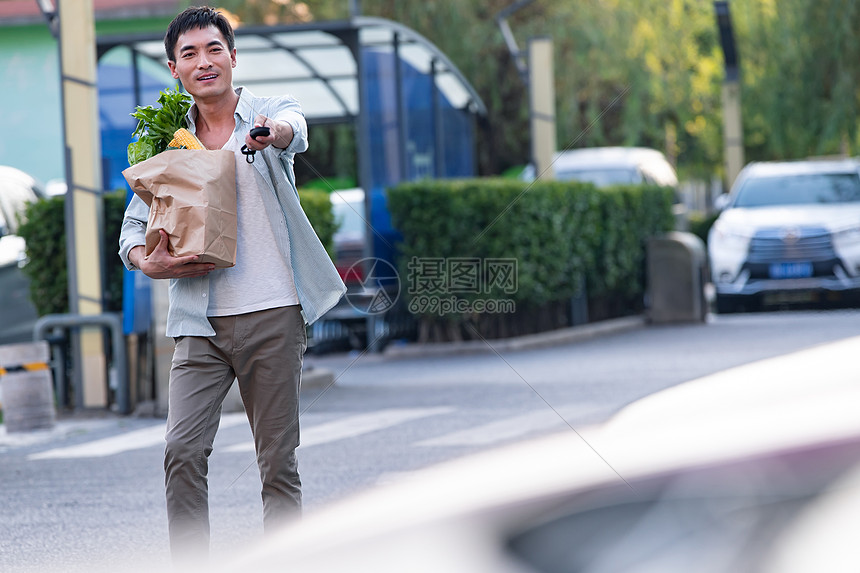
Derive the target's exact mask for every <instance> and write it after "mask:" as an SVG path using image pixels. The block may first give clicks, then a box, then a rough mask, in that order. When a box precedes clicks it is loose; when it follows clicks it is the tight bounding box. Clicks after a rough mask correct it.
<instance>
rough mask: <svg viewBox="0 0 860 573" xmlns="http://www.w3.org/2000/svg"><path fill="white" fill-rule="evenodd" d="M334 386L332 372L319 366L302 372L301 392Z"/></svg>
mask: <svg viewBox="0 0 860 573" xmlns="http://www.w3.org/2000/svg"><path fill="white" fill-rule="evenodd" d="M332 384H334V371H333V370H329V369H328V368H320V367H319V366H311V367H310V368H307V369H306V370H302V390H325V389H326V388H328V387H329V386H331V385H332Z"/></svg>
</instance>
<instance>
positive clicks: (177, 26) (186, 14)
mask: <svg viewBox="0 0 860 573" xmlns="http://www.w3.org/2000/svg"><path fill="white" fill-rule="evenodd" d="M209 26H215V27H216V28H217V29H218V31H219V32H221V35H223V36H224V39H225V40H227V48H229V50H230V51H231V52H232V51H233V48H234V47H235V46H236V40H235V38H234V36H233V26H231V25H230V22H228V21H227V18H225V17H224V15H223V14H221V13H220V12H218V11H217V10H215V8H210V7H209V6H191V7H190V8H186V9H185V10H183V11H182V13H181V14H179V15H178V16H176V18H174V19H173V21H172V22H171V23H170V25H169V26H168V27H167V33H166V34H165V35H164V51H165V52H167V59H168V60H170V61H171V62H175V61H176V54H175V52H176V42H177V41H179V36H181V35H182V34H184V33H185V32H187V31H188V30H196V29H198V28H200V29H205V28H208V27H209Z"/></svg>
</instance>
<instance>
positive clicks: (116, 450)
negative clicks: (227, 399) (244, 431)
mask: <svg viewBox="0 0 860 573" xmlns="http://www.w3.org/2000/svg"><path fill="white" fill-rule="evenodd" d="M243 422H244V423H246V424H247V423H248V419H247V418H246V417H245V414H241V413H240V414H224V415H223V416H221V424H220V427H221V428H225V427H230V426H235V425H237V424H241V423H243ZM164 429H165V425H164V424H157V425H155V426H150V427H148V428H143V429H140V430H133V431H131V432H126V433H124V434H120V435H118V436H112V437H110V438H104V439H101V440H93V441H91V442H86V443H83V444H78V445H76V446H68V447H65V448H54V449H52V450H47V451H44V452H39V453H37V454H31V455H30V456H27V459H28V460H60V459H72V458H101V457H105V456H112V455H115V454H120V453H122V452H127V451H131V450H139V449H142V448H148V447H151V446H157V445H159V444H164Z"/></svg>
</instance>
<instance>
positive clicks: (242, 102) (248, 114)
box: [185, 86, 255, 131]
mask: <svg viewBox="0 0 860 573" xmlns="http://www.w3.org/2000/svg"><path fill="white" fill-rule="evenodd" d="M233 91H235V92H236V93H237V94H238V95H239V102H238V103H237V104H236V115H237V116H239V119H241V120H242V121H243V122H245V123H253V122H254V118H255V117H254V116H255V112H254V108H253V107H251V98H253V97H254V95H253V94H252V93H251V92H249V91H248V90H246V89H245V88H244V87H243V86H239V87H237V88H234V90H233ZM185 117H186V119H187V120H188V127H190V128H192V131H196V130H197V124H196V122H195V119H196V117H197V104H196V103H194V102H193V101H192V102H191V107H190V108H188V113H187V114H186V116H185Z"/></svg>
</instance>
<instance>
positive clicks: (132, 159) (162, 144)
mask: <svg viewBox="0 0 860 573" xmlns="http://www.w3.org/2000/svg"><path fill="white" fill-rule="evenodd" d="M158 104H159V106H160V107H154V106H151V105H147V106H137V109H135V110H134V112H133V113H132V114H131V115H132V117H134V118H136V119H137V120H138V122H137V127H136V128H135V130H134V133H133V134H132V137H137V141H133V142H132V143H130V144H129V145H128V162H129V164H130V165H134V164H136V163H140V162H141V161H145V160H147V159H149V158H150V157H152V156H153V155H156V154H158V153H161V152H162V151H164V150H165V149H167V144H168V143H170V140H172V139H173V133H174V132H175V131H176V130H177V129H179V128H181V127H188V125H187V124H186V121H185V115H186V114H187V113H188V109H189V108H190V107H191V97H190V96H189V95H188V94H186V93H183V92H182V91H180V90H179V86H176V88H175V89H166V90H163V91H162V92H161V93H160V94H159V96H158Z"/></svg>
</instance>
